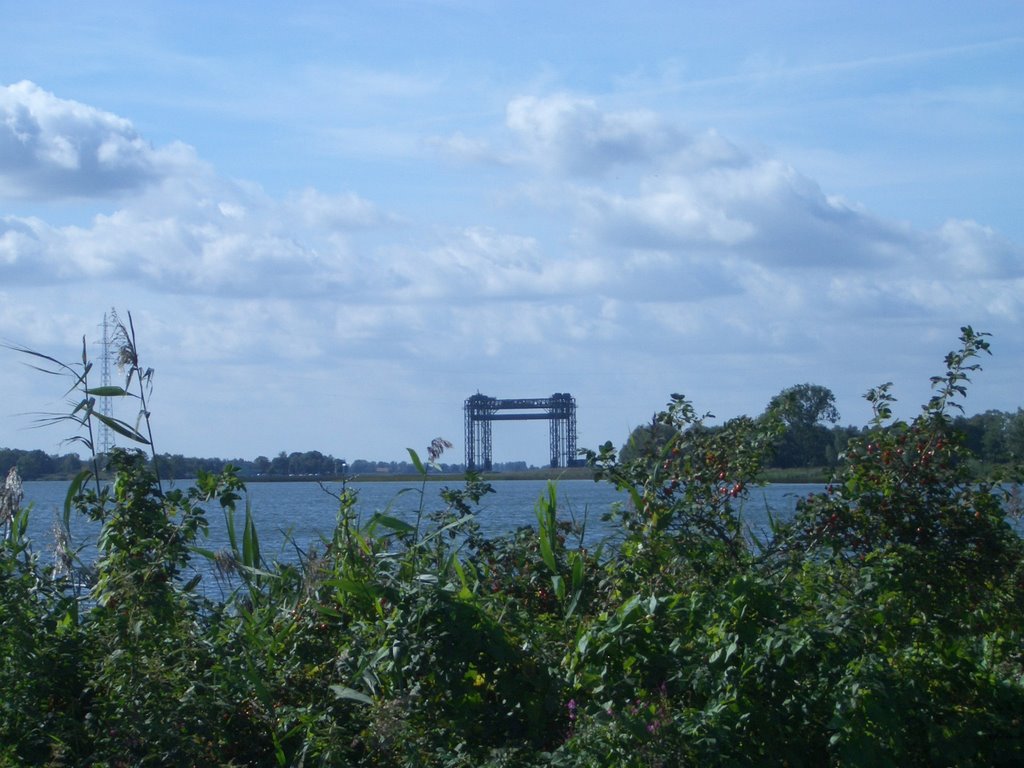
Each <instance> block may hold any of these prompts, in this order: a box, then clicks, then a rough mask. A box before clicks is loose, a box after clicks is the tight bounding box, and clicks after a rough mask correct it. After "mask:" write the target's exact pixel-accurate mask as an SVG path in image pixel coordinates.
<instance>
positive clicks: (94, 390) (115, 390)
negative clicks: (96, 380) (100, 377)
mask: <svg viewBox="0 0 1024 768" xmlns="http://www.w3.org/2000/svg"><path fill="white" fill-rule="evenodd" d="M85 394H87V395H92V396H93V397H128V392H127V391H126V390H125V389H124V388H123V387H90V388H89V389H87V390H85Z"/></svg>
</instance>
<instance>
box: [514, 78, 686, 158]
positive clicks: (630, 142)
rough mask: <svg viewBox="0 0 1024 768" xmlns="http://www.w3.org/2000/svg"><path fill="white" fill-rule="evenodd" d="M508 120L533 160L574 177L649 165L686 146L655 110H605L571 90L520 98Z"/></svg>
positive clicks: (683, 138) (679, 134)
mask: <svg viewBox="0 0 1024 768" xmlns="http://www.w3.org/2000/svg"><path fill="white" fill-rule="evenodd" d="M506 122H507V124H508V127H509V128H510V129H511V130H512V131H513V132H514V133H515V134H516V135H517V136H518V137H519V139H520V140H521V141H522V143H523V145H524V147H525V149H526V150H528V152H529V153H530V157H531V158H532V159H534V160H536V161H538V162H540V163H541V164H543V165H546V166H548V167H550V168H552V169H555V170H559V171H564V172H567V173H570V174H574V175H575V174H579V175H600V174H603V173H606V172H607V171H609V170H611V169H613V168H616V167H618V166H627V165H631V164H635V163H646V162H649V161H651V160H652V159H654V158H658V157H661V156H664V155H665V154H666V153H671V152H676V151H679V150H680V149H681V145H685V144H686V136H685V135H683V134H681V133H680V132H679V131H678V130H676V129H675V128H674V127H672V126H671V125H669V124H667V123H665V122H664V121H663V120H661V119H660V118H658V116H657V115H654V114H653V113H650V112H646V111H636V112H613V113H609V112H602V111H601V110H600V109H599V108H598V107H597V105H596V104H595V103H594V102H593V101H592V100H589V99H583V98H579V97H575V96H570V95H567V94H560V95H556V96H550V97H546V98H538V97H534V96H524V97H520V98H517V99H514V100H513V101H512V102H511V103H510V104H509V105H508V109H507V111H506Z"/></svg>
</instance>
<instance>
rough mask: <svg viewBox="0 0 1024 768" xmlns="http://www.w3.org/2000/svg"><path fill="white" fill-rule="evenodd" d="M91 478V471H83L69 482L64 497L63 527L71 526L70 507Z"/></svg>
mask: <svg viewBox="0 0 1024 768" xmlns="http://www.w3.org/2000/svg"><path fill="white" fill-rule="evenodd" d="M90 477H92V471H91V470H88V469H83V470H82V471H81V472H79V473H78V474H77V475H75V477H74V479H73V480H72V481H71V485H69V486H68V492H67V493H66V494H65V495H64V527H65V528H70V525H71V507H72V506H73V505H74V503H75V496H77V495H78V492H79V491H81V490H82V486H83V485H85V484H86V483H87V482H89V478H90Z"/></svg>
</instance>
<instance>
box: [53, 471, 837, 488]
mask: <svg viewBox="0 0 1024 768" xmlns="http://www.w3.org/2000/svg"><path fill="white" fill-rule="evenodd" d="M829 471H830V470H829V468H828V467H800V468H794V469H766V470H764V472H762V473H761V475H760V478H759V479H760V480H761V481H762V482H765V483H791V484H793V485H811V484H820V483H827V482H828V479H829ZM465 478H466V474H465V473H464V472H433V471H431V472H428V473H427V476H426V480H427V482H431V483H435V482H449V483H461V482H462V481H463V480H465ZM480 478H481V479H482V480H485V481H488V482H489V481H493V480H554V481H558V480H593V479H594V471H593V470H592V469H590V468H589V467H569V468H566V467H558V468H539V469H525V470H516V471H510V472H481V473H480ZM71 479H72V478H71V477H70V476H64V475H50V476H47V477H40V478H36V480H37V481H51V482H56V481H70V480H71ZM175 479H176V480H194V479H195V478H191V477H179V478H175ZM241 479H242V481H243V482H245V483H246V484H247V485H251V484H253V483H317V482H319V483H345V482H347V483H419V482H422V481H423V479H424V478H423V476H422V475H418V474H415V473H408V472H406V473H390V472H367V473H364V474H356V475H350V474H346V475H247V476H243V477H242V478H241Z"/></svg>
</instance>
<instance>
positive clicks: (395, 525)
mask: <svg viewBox="0 0 1024 768" xmlns="http://www.w3.org/2000/svg"><path fill="white" fill-rule="evenodd" d="M378 525H381V526H383V527H385V528H389V529H391V530H392V531H395V532H396V533H412V532H413V531H415V530H416V529H415V528H414V527H413V526H411V525H410V524H409V523H407V522H405V521H404V520H399V519H398V518H397V517H392V516H391V515H385V514H382V513H380V512H375V513H374V515H373V517H371V518H370V520H369V523H368V524H367V530H369V531H372V530H373V529H374V528H375V527H376V526H378Z"/></svg>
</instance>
